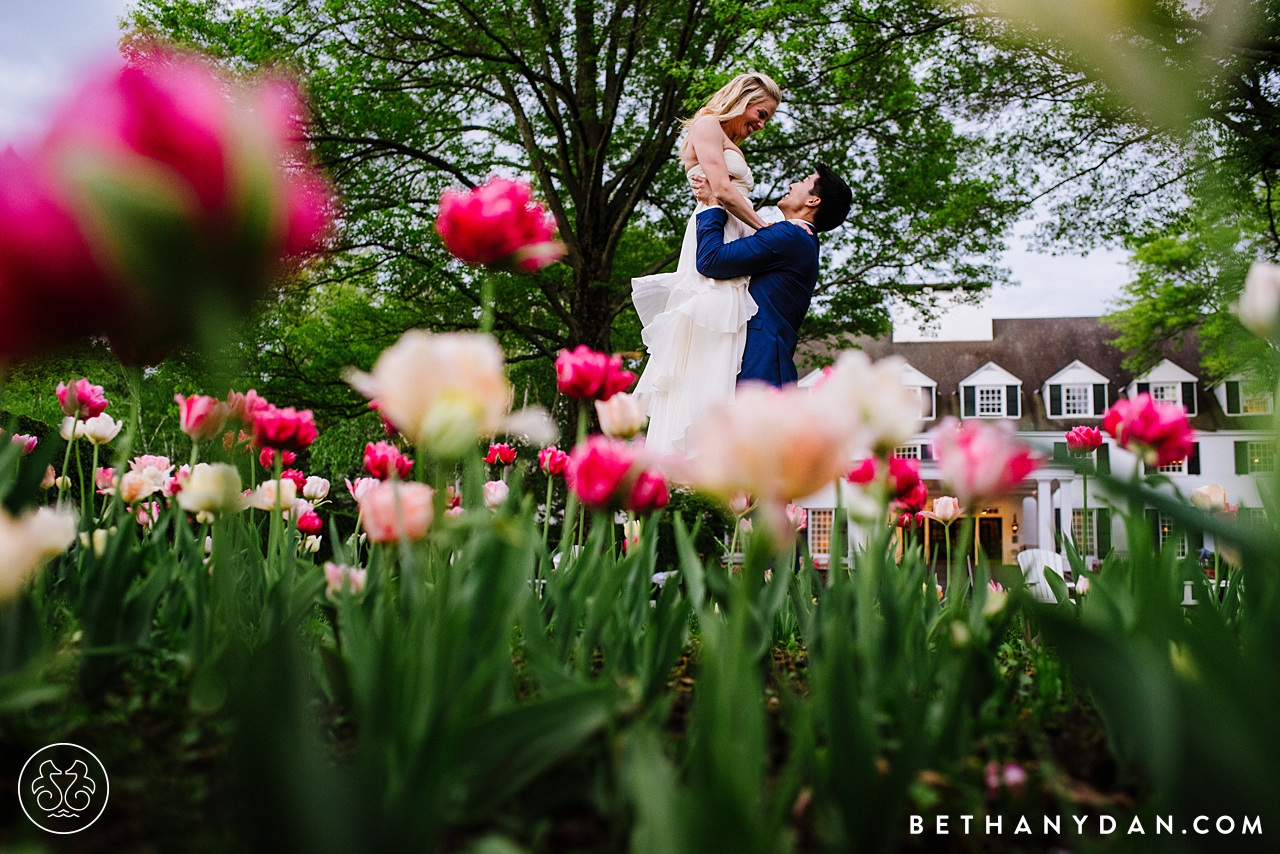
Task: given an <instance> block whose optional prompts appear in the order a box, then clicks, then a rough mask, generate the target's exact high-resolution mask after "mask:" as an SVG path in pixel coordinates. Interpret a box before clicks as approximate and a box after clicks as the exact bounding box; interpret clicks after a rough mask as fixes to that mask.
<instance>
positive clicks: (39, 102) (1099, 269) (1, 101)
mask: <svg viewBox="0 0 1280 854" xmlns="http://www.w3.org/2000/svg"><path fill="white" fill-rule="evenodd" d="M129 4H130V0H0V146H3V145H5V144H7V143H8V142H11V141H15V140H21V139H22V138H24V137H29V136H30V135H32V134H34V133H37V132H38V131H39V129H40V127H41V125H42V123H43V121H44V120H45V117H46V116H47V114H48V111H49V109H50V108H51V106H52V105H54V104H56V103H57V102H58V100H59V99H60V98H61V97H64V96H65V95H66V94H67V93H68V92H69V91H70V89H71V88H72V87H73V86H74V85H75V81H76V80H77V78H78V77H79V76H81V75H82V74H84V73H85V71H86V70H87V69H91V68H93V67H95V66H96V65H98V64H99V63H102V62H104V61H106V60H109V59H110V58H111V57H112V56H113V55H114V52H115V48H116V42H117V40H118V39H119V29H118V21H119V18H120V16H121V15H122V14H123V13H124V11H125V9H126V8H127V7H128V6H129ZM1033 227H1034V223H1031V222H1026V223H1022V224H1021V225H1020V226H1019V228H1018V229H1017V231H1016V233H1015V234H1014V236H1013V238H1012V239H1011V240H1010V250H1009V251H1008V252H1007V253H1006V254H1005V256H1004V259H1003V260H1004V264H1005V266H1007V267H1008V268H1009V269H1010V270H1012V272H1013V276H1012V278H1013V280H1014V282H1016V283H1017V284H1016V285H1013V286H1011V287H1003V288H998V289H996V290H995V291H994V292H993V293H992V294H991V297H990V303H989V305H990V309H991V313H992V315H993V316H994V317H1078V316H1086V315H1097V314H1102V313H1104V312H1105V311H1107V310H1108V308H1109V307H1110V305H1111V303H1112V302H1113V301H1114V300H1115V298H1116V297H1117V296H1118V294H1119V292H1120V288H1121V286H1122V285H1123V284H1124V283H1125V282H1126V281H1128V278H1129V270H1128V268H1127V267H1126V265H1125V261H1126V255H1125V253H1123V252H1119V251H1094V252H1092V253H1090V254H1089V255H1088V256H1081V255H1075V254H1060V255H1048V254H1043V253H1039V252H1031V251H1028V250H1027V249H1026V248H1025V246H1026V235H1027V234H1029V233H1030V231H1031V230H1032V228H1033Z"/></svg>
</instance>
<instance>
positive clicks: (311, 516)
mask: <svg viewBox="0 0 1280 854" xmlns="http://www.w3.org/2000/svg"><path fill="white" fill-rule="evenodd" d="M298 530H299V531H301V532H302V533H304V534H310V535H313V536H314V535H315V534H318V533H320V532H321V531H323V530H324V521H323V520H322V519H321V518H320V514H318V513H316V512H315V511H314V510H312V511H310V512H308V513H303V514H301V515H300V516H298Z"/></svg>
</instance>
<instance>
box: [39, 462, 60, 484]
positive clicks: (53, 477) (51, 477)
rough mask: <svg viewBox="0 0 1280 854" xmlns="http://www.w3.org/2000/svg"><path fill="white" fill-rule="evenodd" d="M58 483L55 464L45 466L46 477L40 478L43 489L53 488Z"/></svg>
mask: <svg viewBox="0 0 1280 854" xmlns="http://www.w3.org/2000/svg"><path fill="white" fill-rule="evenodd" d="M57 485H58V473H57V472H55V471H54V470H53V466H51V465H50V466H45V470H44V477H43V478H41V479H40V488H41V489H53V488H54V487H55V486H57Z"/></svg>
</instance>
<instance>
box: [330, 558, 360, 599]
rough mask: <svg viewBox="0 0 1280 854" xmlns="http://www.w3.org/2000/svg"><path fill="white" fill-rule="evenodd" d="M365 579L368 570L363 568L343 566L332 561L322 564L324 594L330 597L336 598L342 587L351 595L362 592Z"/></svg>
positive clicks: (357, 594)
mask: <svg viewBox="0 0 1280 854" xmlns="http://www.w3.org/2000/svg"><path fill="white" fill-rule="evenodd" d="M367 579H368V570H365V569H356V568H355V567H353V566H343V565H342V564H337V563H333V562H332V561H330V562H328V563H326V564H325V565H324V583H325V595H326V596H328V597H329V598H330V599H334V600H336V599H337V598H338V596H339V595H340V594H341V593H342V591H343V590H344V589H345V590H347V591H348V592H349V593H350V594H351V595H352V596H359V595H360V594H361V593H363V592H364V586H365V582H366V580H367Z"/></svg>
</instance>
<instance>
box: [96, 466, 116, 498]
mask: <svg viewBox="0 0 1280 854" xmlns="http://www.w3.org/2000/svg"><path fill="white" fill-rule="evenodd" d="M93 484H94V486H95V487H97V489H98V494H99V495H111V494H112V493H114V492H115V491H116V470H115V469H114V468H99V469H98V470H97V471H96V472H94V473H93Z"/></svg>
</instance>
